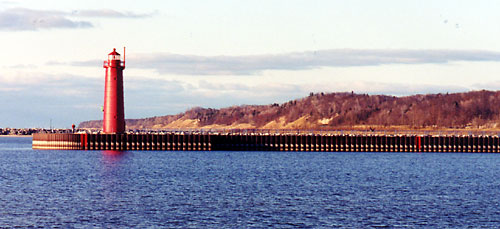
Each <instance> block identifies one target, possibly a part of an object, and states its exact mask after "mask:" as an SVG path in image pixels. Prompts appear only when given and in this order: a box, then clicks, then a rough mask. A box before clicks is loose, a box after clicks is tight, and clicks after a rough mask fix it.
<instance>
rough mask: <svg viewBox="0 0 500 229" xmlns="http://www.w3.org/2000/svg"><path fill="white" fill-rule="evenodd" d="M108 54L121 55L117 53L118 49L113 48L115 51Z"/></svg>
mask: <svg viewBox="0 0 500 229" xmlns="http://www.w3.org/2000/svg"><path fill="white" fill-rule="evenodd" d="M108 55H120V53H117V52H116V49H113V52H110V53H109V54H108Z"/></svg>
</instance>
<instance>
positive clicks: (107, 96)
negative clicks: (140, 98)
mask: <svg viewBox="0 0 500 229" xmlns="http://www.w3.org/2000/svg"><path fill="white" fill-rule="evenodd" d="M103 67H104V68H105V69H106V83H105V86H104V119H103V125H102V126H103V132H104V133H106V134H120V133H124V132H125V112H124V106H123V69H125V48H123V61H121V59H120V53H118V52H116V49H113V52H111V53H109V54H108V60H105V61H104V64H103Z"/></svg>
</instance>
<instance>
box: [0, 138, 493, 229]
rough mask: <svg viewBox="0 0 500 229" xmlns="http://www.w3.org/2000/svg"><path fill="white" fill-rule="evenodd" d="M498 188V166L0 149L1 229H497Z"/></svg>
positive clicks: (357, 157)
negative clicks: (15, 228)
mask: <svg viewBox="0 0 500 229" xmlns="http://www.w3.org/2000/svg"><path fill="white" fill-rule="evenodd" d="M499 178H500V154H459V153H457V154H446V153H442V154H437V153H436V154H435V153H425V154H418V153H311V152H155V151H135V152H125V153H122V154H116V153H107V152H102V151H38V150H32V149H31V138H0V204H1V207H0V227H12V226H21V227H26V226H61V227H94V226H96V227H130V226H133V227H157V226H159V227H182V228H185V227H201V228H205V227H335V226H340V227H367V226H393V227H394V226H395V227H397V226H411V227H465V226H473V227H479V226H485V227H498V226H500V179H499Z"/></svg>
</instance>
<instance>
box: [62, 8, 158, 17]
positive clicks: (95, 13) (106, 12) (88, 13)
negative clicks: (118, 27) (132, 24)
mask: <svg viewBox="0 0 500 229" xmlns="http://www.w3.org/2000/svg"><path fill="white" fill-rule="evenodd" d="M153 14H154V13H148V14H138V13H134V12H130V11H127V12H119V11H116V10H111V9H100V10H74V11H72V12H71V16H76V17H110V18H143V17H151V16H153Z"/></svg>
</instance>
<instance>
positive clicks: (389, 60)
mask: <svg viewBox="0 0 500 229" xmlns="http://www.w3.org/2000/svg"><path fill="white" fill-rule="evenodd" d="M454 61H500V52H492V51H482V50H406V49H400V50H383V49H380V50H377V49H373V50H370V49H368V50H364V49H334V50H318V51H307V52H294V53H285V54H275V55H249V56H196V55H179V54H168V53H152V54H147V55H135V56H131V57H130V58H129V59H128V63H129V66H130V67H134V68H147V69H155V70H157V71H158V72H159V73H170V74H179V75H252V74H258V73H260V72H262V71H265V70H307V69H317V68H322V67H353V66H377V65H387V64H429V63H430V64H446V63H450V62H454ZM75 64H77V63H75ZM80 64H81V63H80Z"/></svg>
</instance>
